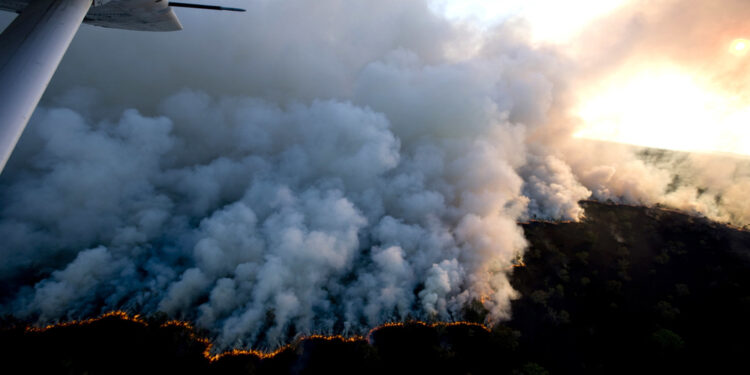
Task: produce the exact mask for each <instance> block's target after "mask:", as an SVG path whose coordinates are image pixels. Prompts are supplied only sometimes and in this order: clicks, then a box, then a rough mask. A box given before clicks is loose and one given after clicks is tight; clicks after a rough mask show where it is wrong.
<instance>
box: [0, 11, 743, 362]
mask: <svg viewBox="0 0 750 375" xmlns="http://www.w3.org/2000/svg"><path fill="white" fill-rule="evenodd" d="M243 6H245V7H247V8H248V12H247V13H246V14H245V15H242V16H241V17H238V16H236V15H206V14H204V13H190V12H184V14H183V13H182V12H181V13H180V17H181V20H182V22H183V24H184V25H185V29H186V30H185V31H183V32H180V33H173V34H152V33H133V32H122V31H116V30H103V29H97V28H93V27H84V28H82V30H81V31H80V32H79V35H78V36H77V37H76V40H75V41H74V44H73V45H72V46H71V49H70V51H69V52H68V55H67V56H66V58H65V61H64V62H63V64H62V65H61V67H60V69H59V71H58V74H57V76H56V78H55V79H54V81H53V83H52V85H51V87H50V90H49V92H48V94H47V96H46V97H45V99H44V100H43V103H42V106H41V107H40V108H39V109H38V110H37V112H36V114H35V116H34V118H33V119H32V121H31V123H30V124H29V127H28V128H27V131H26V133H25V134H24V136H23V138H22V139H21V142H20V143H19V145H18V148H17V150H16V151H15V153H14V155H13V157H12V159H11V160H10V162H9V164H8V167H7V168H6V170H5V171H4V172H3V174H2V175H1V176H0V201H1V202H2V206H1V207H2V208H1V211H0V238H3V244H2V247H1V248H0V251H2V258H3V259H4V262H3V263H2V265H0V267H2V268H1V270H0V275H2V279H3V284H5V285H6V287H5V288H4V289H3V296H2V299H0V303H1V305H0V311H2V313H6V314H12V315H15V316H18V317H21V318H25V319H33V320H36V321H38V322H40V323H45V322H53V321H58V320H67V319H75V318H80V317H87V316H93V315H98V314H99V313H101V312H103V311H108V310H112V309H124V310H128V311H133V312H140V313H149V312H155V311H164V312H166V313H168V314H169V315H170V316H171V317H175V318H179V319H187V320H190V321H193V322H195V323H196V324H197V325H198V326H199V327H202V328H205V329H208V330H209V331H210V332H212V333H213V334H214V335H215V337H216V341H217V346H216V347H217V348H218V349H223V348H227V347H233V346H273V345H277V344H279V343H282V342H284V341H285V340H287V339H288V338H289V336H290V335H295V334H302V333H311V332H317V333H333V332H335V333H343V334H356V333H361V332H363V331H366V329H367V328H368V327H372V326H373V325H377V324H379V323H383V322H386V321H391V320H404V319H422V320H457V319H461V317H462V312H463V309H464V308H465V307H466V306H467V305H468V304H469V303H472V302H473V301H481V303H482V304H483V306H484V308H486V309H487V310H488V311H489V316H488V320H489V322H493V321H497V320H499V319H505V318H509V316H508V313H509V310H508V309H509V300H510V299H512V298H514V297H515V296H516V292H515V291H514V290H513V289H512V288H511V287H510V285H509V283H508V279H507V275H506V274H507V273H508V272H510V271H509V270H510V269H511V266H512V264H513V262H514V261H515V260H516V259H517V258H518V257H519V256H521V255H522V253H523V250H524V248H525V246H526V241H525V239H524V237H523V232H522V230H521V228H520V227H519V226H518V225H517V224H516V223H517V221H519V220H523V219H526V218H529V217H539V218H548V219H572V220H577V219H580V218H581V217H582V215H583V210H582V209H581V208H580V207H579V206H578V201H579V200H581V199H585V198H589V197H591V196H592V195H593V196H594V197H596V198H599V199H612V200H617V201H623V202H629V203H645V204H655V203H660V202H662V203H674V204H675V205H676V206H678V207H681V208H684V207H687V205H690V204H693V206H691V207H695V210H696V211H698V212H702V213H703V214H706V215H711V216H712V217H717V218H725V219H727V220H730V221H733V222H742V221H743V220H746V219H747V217H748V216H741V215H740V216H737V215H736V214H731V212H734V211H731V210H736V206H734V205H731V206H727V205H724V204H723V202H722V200H721V199H719V200H716V199H714V200H713V201H711V200H708V201H707V202H705V203H706V206H705V207H702V206H699V205H697V204H695V203H696V202H701V200H700V194H697V193H696V196H693V197H690V194H686V193H684V192H685V191H687V192H688V193H689V192H692V191H695V192H699V191H700V189H706V188H705V187H703V186H702V185H701V183H703V184H704V185H707V186H709V185H710V187H712V188H713V186H714V185H712V184H713V182H711V181H710V180H709V179H705V178H704V179H701V178H702V177H701V176H703V175H702V174H700V173H697V172H696V174H694V175H689V174H686V173H685V170H695V169H694V168H692V167H690V166H688V167H686V168H687V169H685V168H682V167H681V168H674V166H675V163H673V162H672V161H670V162H660V163H654V162H649V161H648V159H644V158H643V157H639V156H638V154H637V153H635V152H633V151H632V150H631V149H629V148H622V149H621V148H616V147H607V148H603V149H602V150H603V151H602V152H601V154H597V157H596V158H592V157H591V154H590V152H591V148H590V147H589V146H586V147H583V146H579V147H578V148H576V147H574V146H571V145H572V144H571V143H570V142H572V141H568V139H569V138H570V134H571V132H572V131H573V130H574V129H575V126H576V120H575V118H573V117H571V116H570V114H569V113H568V111H567V108H568V107H569V106H570V104H571V101H572V100H573V99H572V98H571V94H570V93H571V91H572V90H573V89H574V88H575V82H576V81H575V80H576V77H577V74H576V73H575V72H576V61H574V60H571V59H570V58H569V57H568V56H566V55H565V54H564V53H562V52H561V51H560V50H558V49H557V48H554V47H550V46H538V45H533V44H531V43H529V41H528V38H527V37H526V36H525V35H526V33H525V32H524V30H523V27H522V26H519V25H517V24H502V25H498V26H497V27H495V28H493V29H491V30H488V31H481V32H480V31H477V30H473V29H471V28H470V27H467V26H465V25H460V24H454V23H451V22H449V21H447V20H445V19H443V18H442V17H440V16H438V15H436V14H434V13H432V12H431V11H430V10H429V8H428V6H427V4H426V3H424V2H422V1H400V0H399V1H396V0H393V1H379V2H367V1H346V2H343V1H335V0H324V1H316V2H315V3H314V4H313V3H311V2H306V1H301V0H284V1H257V2H253V3H248V4H244V3H243ZM571 72H574V73H571ZM592 147H595V146H592ZM683 166H684V165H683ZM691 168H692V169H691ZM736 170H737V169H736V168H735V171H736ZM678 172H679V173H681V174H680V175H682V176H690V178H683V180H680V181H681V182H680V184H678V185H679V186H677V185H675V182H674V181H675V176H676V175H677V174H678ZM727 173H728V172H727ZM732 173H733V175H732V176H734V177H733V178H736V177H737V176H738V175H737V173H735V172H732ZM742 176H746V175H741V176H740V177H742ZM742 178H746V177H742ZM732 181H733V182H732V183H724V182H722V183H721V184H723V185H722V186H724V187H723V188H722V189H723V190H722V189H719V190H717V191H718V193H717V194H723V195H722V196H726V195H727V194H728V193H727V192H728V191H729V190H731V189H734V190H736V191H737V193H738V194H741V193H742V192H746V189H744V188H743V186H746V185H741V184H736V183H734V181H735V180H732ZM742 181H746V180H742ZM721 184H716V186H718V185H721ZM679 189H683V190H680V191H683V193H681V194H682V195H680V196H681V197H683V196H685V197H687V198H686V199H684V200H680V201H678V200H672V201H670V197H674V195H672V196H670V195H669V194H670V193H674V192H675V191H678V190H679ZM691 189H692V190H691ZM705 191H707V190H704V192H705ZM728 212H729V214H728ZM743 212H747V207H745V211H743ZM732 215H734V216H732Z"/></svg>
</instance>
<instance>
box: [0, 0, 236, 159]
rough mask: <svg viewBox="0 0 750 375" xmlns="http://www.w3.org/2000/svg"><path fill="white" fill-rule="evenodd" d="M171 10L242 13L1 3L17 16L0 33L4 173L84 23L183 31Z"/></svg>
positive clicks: (89, 1) (154, 0)
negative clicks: (32, 116)
mask: <svg viewBox="0 0 750 375" xmlns="http://www.w3.org/2000/svg"><path fill="white" fill-rule="evenodd" d="M172 7H187V8H199V9H212V10H231V11H243V10H242V9H236V8H225V7H220V6H212V5H199V4H185V3H176V2H169V1H167V0H0V10H6V11H11V12H16V13H19V15H18V16H17V17H16V19H15V20H13V22H12V23H11V24H10V25H9V26H8V27H7V28H6V29H5V31H3V33H2V34H0V173H1V172H2V170H3V168H4V167H5V164H6V163H7V162H8V159H9V158H10V155H11V153H12V152H13V148H14V147H15V145H16V143H17V142H18V139H19V138H20V137H21V134H22V133H23V130H24V128H25V127H26V124H27V123H28V121H29V118H30V117H31V115H32V113H33V112H34V109H35V108H36V105H37V104H38V103H39V100H40V99H41V97H42V94H44V91H45V89H46V88H47V85H48V84H49V81H50V79H52V75H53V74H54V73H55V70H57V66H58V65H59V64H60V60H62V57H63V55H64V54H65V51H66V50H67V49H68V46H69V45H70V42H71V41H72V40H73V37H74V36H75V34H76V31H78V27H79V26H80V25H81V23H88V24H91V25H96V26H102V27H109V28H117V29H127V30H141V31H176V30H182V25H180V21H179V20H178V19H177V16H175V14H174V12H173V11H172Z"/></svg>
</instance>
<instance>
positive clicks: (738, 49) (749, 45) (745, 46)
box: [729, 38, 750, 56]
mask: <svg viewBox="0 0 750 375" xmlns="http://www.w3.org/2000/svg"><path fill="white" fill-rule="evenodd" d="M748 51H750V40H747V39H742V38H738V39H735V40H733V41H732V44H731V45H730V47H729V52H731V53H732V54H733V55H735V56H745V55H746V54H747V52H748Z"/></svg>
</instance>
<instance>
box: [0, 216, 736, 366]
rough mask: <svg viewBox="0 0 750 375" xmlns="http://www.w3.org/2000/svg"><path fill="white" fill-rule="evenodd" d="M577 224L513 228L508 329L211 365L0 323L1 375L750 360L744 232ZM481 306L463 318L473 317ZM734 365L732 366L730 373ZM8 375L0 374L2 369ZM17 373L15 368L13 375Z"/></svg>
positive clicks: (162, 350) (187, 344)
mask: <svg viewBox="0 0 750 375" xmlns="http://www.w3.org/2000/svg"><path fill="white" fill-rule="evenodd" d="M584 207H585V209H586V218H585V219H584V220H583V221H582V222H580V223H549V222H531V223H527V224H524V231H525V233H526V237H527V239H528V240H529V242H530V246H529V249H528V251H527V252H526V255H525V257H524V263H525V266H523V267H520V268H516V269H515V270H514V272H513V275H512V278H511V281H512V283H513V286H514V288H516V289H517V290H518V291H519V292H520V293H521V298H519V299H518V300H515V301H513V305H512V308H513V319H512V320H510V321H508V322H505V323H504V324H501V325H496V326H494V327H491V328H489V329H485V328H483V327H481V326H478V325H469V324H466V325H425V324H419V323H407V324H403V325H396V326H389V327H381V328H379V329H375V330H374V331H373V332H372V333H371V335H370V336H369V337H367V338H362V339H357V340H341V339H333V340H329V339H325V338H311V339H305V340H300V341H297V342H296V343H293V344H292V345H290V346H288V347H286V348H283V349H282V350H281V351H280V352H279V353H278V354H276V355H274V356H270V357H267V358H261V357H262V356H259V355H257V354H250V353H246V354H238V355H224V356H220V357H219V358H218V359H216V360H213V361H211V360H210V359H209V357H208V356H206V354H205V353H206V351H207V349H208V347H209V343H208V341H207V340H205V339H202V338H201V333H200V332H198V333H197V334H196V332H194V331H193V330H192V328H190V327H186V326H180V325H165V324H164V323H165V322H166V316H164V315H159V314H157V315H154V316H150V317H146V318H144V319H143V320H142V321H133V320H128V319H123V318H122V317H118V316H112V317H108V318H104V319H101V320H97V321H94V322H90V323H87V324H82V325H69V326H61V327H56V328H52V329H48V330H45V331H41V332H33V331H29V330H26V327H27V325H26V323H24V322H19V321H17V320H15V319H13V318H12V317H5V318H4V320H3V322H2V324H3V330H2V331H0V349H1V353H2V354H1V355H0V356H1V358H0V362H1V363H2V366H3V367H4V368H3V370H2V372H3V373H13V371H19V373H41V372H45V373H76V374H79V373H89V374H105V373H106V374H112V373H155V372H162V373H181V374H186V373H217V374H225V373H226V374H229V373H232V374H234V373H238V374H239V373H243V374H248V373H249V374H255V373H360V374H366V373H386V372H392V373H403V372H406V373H466V374H468V373H471V374H482V373H491V374H547V373H549V374H558V373H576V374H580V373H591V374H600V373H659V372H665V373H667V372H669V373H674V372H677V371H683V372H697V371H705V372H711V373H716V372H719V371H721V370H722V369H730V368H743V367H744V363H743V358H744V356H745V355H746V354H747V353H749V352H750V342H749V341H748V340H747V337H750V324H748V323H747V321H746V318H747V316H750V272H748V271H750V232H747V231H742V230H738V229H735V228H730V227H727V226H723V225H720V224H717V223H714V222H711V221H709V220H707V219H704V218H700V217H695V216H690V215H686V214H683V213H679V212H674V211H670V210H664V209H660V208H644V207H630V206H615V205H606V204H601V203H593V202H584ZM480 306H481V305H480V304H476V307H475V308H473V309H468V310H467V311H466V312H465V315H466V318H467V320H469V321H474V322H481V321H483V318H484V314H485V312H484V311H482V309H481V307H480ZM737 366H740V367H737ZM11 369H12V371H10V372H9V371H8V370H11ZM16 369H18V370H16Z"/></svg>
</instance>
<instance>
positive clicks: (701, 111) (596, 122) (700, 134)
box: [575, 70, 750, 155]
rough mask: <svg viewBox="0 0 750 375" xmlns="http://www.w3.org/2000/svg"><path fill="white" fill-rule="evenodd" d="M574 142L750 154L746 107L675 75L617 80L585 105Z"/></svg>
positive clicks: (749, 122) (749, 110)
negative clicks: (577, 138) (596, 141)
mask: <svg viewBox="0 0 750 375" xmlns="http://www.w3.org/2000/svg"><path fill="white" fill-rule="evenodd" d="M578 115H579V116H580V117H581V118H582V120H583V122H584V125H583V127H582V128H581V129H580V130H579V131H578V132H577V133H576V134H575V137H580V138H589V139H599V140H607V141H613V142H620V143H628V144H634V145H640V146H647V147H656V148H663V149H671V150H681V151H700V152H722V153H735V154H745V155H750V126H748V125H750V107H748V106H746V105H745V106H743V105H742V103H739V102H737V100H733V99H732V98H729V97H726V96H724V95H722V94H721V93H717V92H712V91H710V90H707V89H705V88H703V87H701V86H700V85H699V84H698V83H697V82H696V81H695V80H694V79H692V78H691V77H690V76H689V75H687V74H683V73H681V72H679V71H677V70H667V71H649V72H642V73H639V74H636V75H635V76H632V75H629V76H625V77H622V76H616V77H615V78H613V79H610V80H608V83H607V84H606V86H604V87H601V88H599V89H598V90H597V92H596V93H595V94H593V95H591V96H590V99H588V100H585V101H584V104H583V105H582V106H581V107H580V109H579V111H578Z"/></svg>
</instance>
